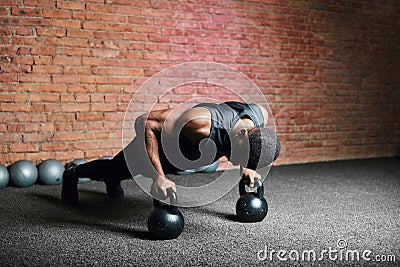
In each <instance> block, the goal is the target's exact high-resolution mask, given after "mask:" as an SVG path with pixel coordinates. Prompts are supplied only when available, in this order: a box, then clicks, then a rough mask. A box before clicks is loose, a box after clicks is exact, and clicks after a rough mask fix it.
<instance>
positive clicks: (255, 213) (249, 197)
mask: <svg viewBox="0 0 400 267" xmlns="http://www.w3.org/2000/svg"><path fill="white" fill-rule="evenodd" d="M254 184H255V186H256V187H257V191H256V192H247V191H246V188H245V185H246V184H245V180H243V179H241V180H240V182H239V194H240V198H239V199H238V201H237V203H236V215H237V219H238V220H239V221H241V222H261V221H262V220H263V219H264V218H265V216H267V213H268V204H267V201H266V200H265V198H264V186H263V183H262V181H261V180H260V179H258V178H255V179H254Z"/></svg>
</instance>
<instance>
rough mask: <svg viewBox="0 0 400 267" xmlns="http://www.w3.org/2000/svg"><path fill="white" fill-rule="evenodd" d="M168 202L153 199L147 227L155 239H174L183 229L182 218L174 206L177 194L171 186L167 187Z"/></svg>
mask: <svg viewBox="0 0 400 267" xmlns="http://www.w3.org/2000/svg"><path fill="white" fill-rule="evenodd" d="M167 195H168V197H169V199H170V204H169V205H167V204H161V202H160V201H159V200H157V199H155V198H154V199H153V205H154V210H153V211H152V212H151V213H150V216H149V217H148V219H147V228H148V229H149V232H150V234H151V235H152V237H153V238H155V239H174V238H177V237H178V236H179V235H180V234H181V233H182V231H183V227H184V219H183V215H182V213H181V212H180V211H179V210H178V208H177V207H176V204H177V196H176V193H175V192H174V191H173V190H172V188H168V189H167Z"/></svg>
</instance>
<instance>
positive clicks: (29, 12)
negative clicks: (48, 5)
mask: <svg viewBox="0 0 400 267" xmlns="http://www.w3.org/2000/svg"><path fill="white" fill-rule="evenodd" d="M11 14H12V15H14V16H27V17H40V16H42V10H41V9H37V8H17V7H13V8H12V9H11Z"/></svg>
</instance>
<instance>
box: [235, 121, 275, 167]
mask: <svg viewBox="0 0 400 267" xmlns="http://www.w3.org/2000/svg"><path fill="white" fill-rule="evenodd" d="M280 149H281V145H280V141H279V138H278V136H277V135H276V133H275V132H274V131H272V130H270V129H268V128H259V127H254V128H243V129H241V130H240V131H239V133H238V134H237V135H236V136H234V137H233V138H232V155H231V161H232V163H234V164H241V165H243V166H244V167H246V168H249V169H252V170H256V169H257V168H262V167H266V166H268V165H270V164H271V163H272V162H273V161H275V160H276V159H277V158H278V156H279V153H280ZM246 155H248V160H247V162H245V160H246Z"/></svg>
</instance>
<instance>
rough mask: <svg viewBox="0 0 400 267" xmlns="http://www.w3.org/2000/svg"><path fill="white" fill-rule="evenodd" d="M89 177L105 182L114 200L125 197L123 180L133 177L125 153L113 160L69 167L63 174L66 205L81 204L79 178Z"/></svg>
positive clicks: (62, 196) (63, 193)
mask: <svg viewBox="0 0 400 267" xmlns="http://www.w3.org/2000/svg"><path fill="white" fill-rule="evenodd" d="M79 177H88V178H91V179H93V180H103V181H104V182H105V184H106V189H107V194H108V195H109V196H110V197H112V198H122V197H124V190H123V189H122V187H121V180H124V179H129V178H131V177H132V175H131V174H130V172H129V169H128V167H127V165H126V162H125V157H124V153H123V151H121V152H120V153H119V154H118V155H116V156H115V157H114V158H113V159H112V160H94V161H91V162H88V163H85V164H80V165H72V166H67V168H66V170H65V171H64V174H63V186H62V192H61V198H62V200H63V202H64V203H66V204H70V205H76V204H77V203H78V202H79V195H78V187H77V184H78V178H79Z"/></svg>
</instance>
